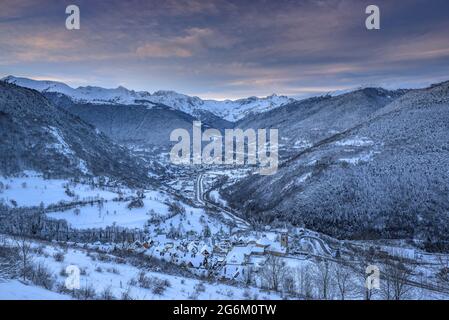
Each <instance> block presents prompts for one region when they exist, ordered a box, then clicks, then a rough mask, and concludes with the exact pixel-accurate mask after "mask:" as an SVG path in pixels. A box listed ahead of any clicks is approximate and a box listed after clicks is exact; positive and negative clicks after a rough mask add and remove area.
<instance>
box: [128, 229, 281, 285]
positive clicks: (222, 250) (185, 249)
mask: <svg viewBox="0 0 449 320" xmlns="http://www.w3.org/2000/svg"><path fill="white" fill-rule="evenodd" d="M133 246H134V248H135V250H139V251H141V252H142V253H143V254H145V255H148V256H151V257H154V258H157V259H160V260H164V261H167V262H170V263H173V264H176V265H179V266H184V267H186V268H188V269H189V270H191V271H192V272H193V273H195V274H197V275H200V276H213V277H218V278H222V279H232V280H237V281H248V279H249V278H250V277H251V276H252V275H253V274H254V273H257V272H258V270H260V268H262V267H263V265H264V263H265V261H266V259H267V257H268V256H269V255H276V256H285V255H286V254H287V253H288V233H287V231H286V230H280V231H270V232H263V233H256V232H253V233H248V234H246V235H233V236H231V237H229V238H223V239H220V238H217V237H211V238H203V239H189V240H186V239H170V238H168V237H167V236H166V235H164V234H161V235H158V236H155V237H153V238H151V239H147V240H146V241H145V242H143V243H140V242H138V241H136V242H135V243H134V244H133Z"/></svg>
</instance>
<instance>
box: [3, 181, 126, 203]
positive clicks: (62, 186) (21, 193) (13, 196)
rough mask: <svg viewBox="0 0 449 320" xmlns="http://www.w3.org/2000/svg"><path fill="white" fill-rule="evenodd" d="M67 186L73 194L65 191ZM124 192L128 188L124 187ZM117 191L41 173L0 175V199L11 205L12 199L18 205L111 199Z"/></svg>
mask: <svg viewBox="0 0 449 320" xmlns="http://www.w3.org/2000/svg"><path fill="white" fill-rule="evenodd" d="M67 188H68V189H69V190H70V191H71V192H73V196H69V195H68V194H67V193H66V190H67ZM123 191H124V192H129V190H126V189H124V190H123ZM115 197H117V193H116V192H113V191H110V190H106V189H100V188H95V187H92V186H90V185H87V184H81V183H80V184H71V183H70V182H69V181H67V180H61V179H44V178H43V177H42V175H39V174H35V173H28V175H27V176H24V177H14V178H10V177H8V178H4V177H0V201H3V202H4V203H5V204H6V205H9V206H12V201H13V202H15V203H16V204H17V206H19V207H32V206H39V205H40V204H41V203H42V204H43V205H44V206H48V205H50V204H56V203H58V202H61V201H65V202H71V201H74V200H76V199H78V200H87V199H104V200H111V199H113V198H115Z"/></svg>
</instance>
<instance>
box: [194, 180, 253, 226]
mask: <svg viewBox="0 0 449 320" xmlns="http://www.w3.org/2000/svg"><path fill="white" fill-rule="evenodd" d="M203 179H204V173H200V174H199V176H198V177H197V179H196V181H195V199H196V202H198V204H200V205H202V206H205V207H209V208H212V209H216V210H218V211H220V213H221V214H222V216H223V218H224V219H225V220H227V221H232V222H234V223H235V224H236V225H237V227H238V228H240V229H242V230H247V229H248V228H249V227H250V224H249V223H248V222H247V221H245V220H244V219H242V218H240V217H238V216H237V215H236V213H234V212H232V211H231V210H230V209H229V208H223V207H221V206H219V205H217V204H216V203H213V202H210V201H209V200H208V199H207V198H206V197H204V195H205V193H206V192H205V191H204V182H203Z"/></svg>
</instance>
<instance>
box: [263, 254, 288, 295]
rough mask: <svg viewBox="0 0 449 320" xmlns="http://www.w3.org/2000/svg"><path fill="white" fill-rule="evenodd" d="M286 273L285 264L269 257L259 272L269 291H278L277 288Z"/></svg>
mask: <svg viewBox="0 0 449 320" xmlns="http://www.w3.org/2000/svg"><path fill="white" fill-rule="evenodd" d="M287 272H288V267H287V266H286V265H285V262H284V261H283V260H282V259H281V258H280V257H277V256H274V255H270V256H269V257H268V259H267V261H266V262H265V265H264V267H263V268H262V270H261V274H260V276H261V278H262V280H264V281H265V283H266V284H267V285H268V287H269V288H270V289H271V290H275V291H279V286H280V284H281V283H282V280H283V279H284V278H285V276H286V274H287Z"/></svg>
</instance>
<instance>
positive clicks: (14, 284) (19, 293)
mask: <svg viewBox="0 0 449 320" xmlns="http://www.w3.org/2000/svg"><path fill="white" fill-rule="evenodd" d="M69 299H72V298H71V297H70V296H68V295H64V294H60V293H57V292H52V291H50V290H47V289H44V288H41V287H38V286H35V285H32V284H24V283H23V282H20V281H18V280H0V300H69Z"/></svg>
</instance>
